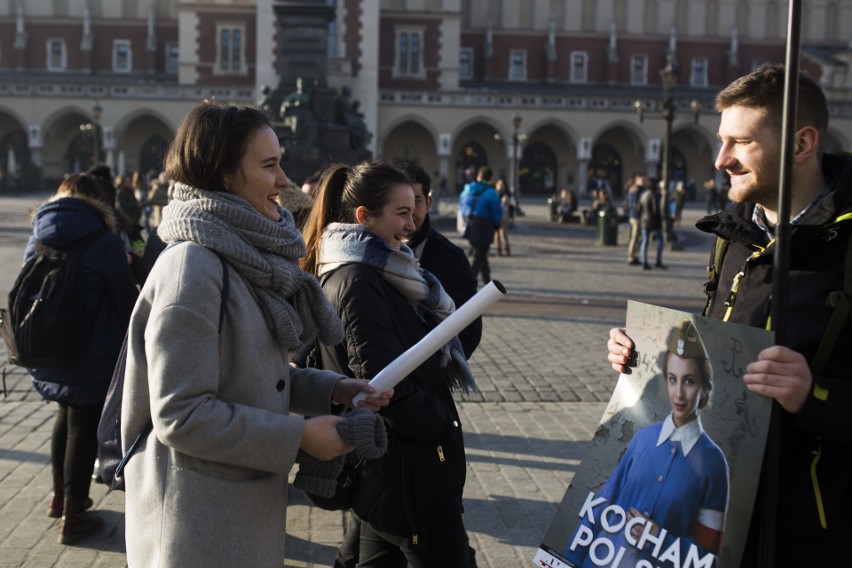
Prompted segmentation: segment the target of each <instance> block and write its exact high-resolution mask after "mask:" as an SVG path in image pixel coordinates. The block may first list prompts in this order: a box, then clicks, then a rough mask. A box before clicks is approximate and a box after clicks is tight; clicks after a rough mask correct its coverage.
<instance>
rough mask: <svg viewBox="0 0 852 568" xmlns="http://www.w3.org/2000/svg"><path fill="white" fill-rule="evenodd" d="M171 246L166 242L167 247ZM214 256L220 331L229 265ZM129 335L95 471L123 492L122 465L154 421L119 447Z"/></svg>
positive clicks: (103, 423)
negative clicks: (218, 265)
mask: <svg viewBox="0 0 852 568" xmlns="http://www.w3.org/2000/svg"><path fill="white" fill-rule="evenodd" d="M171 246H172V245H169V247H171ZM169 247H166V248H167V249H168V248H169ZM214 252H215V251H214ZM216 256H218V257H219V261H220V262H221V263H222V297H221V299H220V302H219V331H220V332H221V331H222V324H223V323H224V321H225V305H226V304H227V303H228V288H229V280H228V264H227V263H226V262H225V259H224V258H222V257H221V256H219V253H216ZM129 335H130V330H129V329H128V330H127V333H126V334H125V335H124V342H123V343H122V344H121V352H120V353H119V355H118V360H117V361H116V364H115V370H114V371H113V373H112V380H111V381H110V383H109V390H107V395H106V400H105V401H104V409H103V412H102V413H101V420H100V422H99V423H98V466H99V469H98V473H99V474H100V476H101V480H102V481H103V482H104V483H106V485H107V487H109V488H110V489H117V490H118V491H124V476H123V475H122V473H123V471H124V466H125V465H127V461H128V460H129V459H130V458H131V456H133V454H134V452H136V448H137V447H138V446H139V444H140V443H141V442H142V441H143V440H144V439H145V438H147V437H148V434H150V433H151V430H152V429H153V428H154V423H153V421H152V420H151V419H150V418H149V419H148V422H146V423H145V426H143V427H142V430H141V431H140V432H139V434H138V435H137V436H136V438H135V439H134V440H133V443H132V444H130V447H129V448H127V451H126V452H125V451H124V450H123V448H122V447H121V401H122V399H123V398H124V373H125V369H126V368H127V338H128V336H129Z"/></svg>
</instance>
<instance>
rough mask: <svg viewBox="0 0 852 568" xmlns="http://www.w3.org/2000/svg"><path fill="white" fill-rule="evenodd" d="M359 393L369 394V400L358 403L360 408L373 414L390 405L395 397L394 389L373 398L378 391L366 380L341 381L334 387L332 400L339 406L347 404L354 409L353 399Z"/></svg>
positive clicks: (347, 379)
mask: <svg viewBox="0 0 852 568" xmlns="http://www.w3.org/2000/svg"><path fill="white" fill-rule="evenodd" d="M359 392H365V393H367V398H365V399H363V400H360V401H358V405H357V407H358V408H366V409H367V410H371V411H372V412H378V411H379V410H381V409H382V408H384V407H385V406H387V405H388V404H390V399H391V397H392V396H393V389H391V390H389V391H387V392H386V393H382V394H381V395H380V396H378V397H376V396H373V394H375V392H376V389H374V388H373V387H371V386H370V381H368V380H366V379H349V378H346V379H341V380H339V381H337V384H335V385H334V390H333V391H332V393H331V400H332V401H333V402H336V403H338V404H345V405H346V406H348V407H349V408H352V398H353V397H354V396H355V395H356V394H358V393H359Z"/></svg>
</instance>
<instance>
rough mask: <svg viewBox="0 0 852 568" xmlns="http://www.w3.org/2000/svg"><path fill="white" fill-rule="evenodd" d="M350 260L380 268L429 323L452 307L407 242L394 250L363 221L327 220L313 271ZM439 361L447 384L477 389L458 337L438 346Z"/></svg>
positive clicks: (440, 318)
mask: <svg viewBox="0 0 852 568" xmlns="http://www.w3.org/2000/svg"><path fill="white" fill-rule="evenodd" d="M352 263H359V264H366V265H367V266H370V267H372V268H375V269H376V270H378V271H379V272H381V274H382V276H383V277H384V279H385V280H386V281H387V282H388V283H389V284H390V285H391V286H392V287H393V288H394V289H395V290H396V291H398V292H399V293H400V294H402V295H403V297H404V298H405V299H406V300H408V302H409V303H410V304H411V305H412V307H413V308H414V310H415V311H416V312H417V313H418V314H419V315H420V316H421V317H423V318H424V319H425V320H426V321H428V322H430V323H432V324H433V325H437V324H438V323H440V322H442V321H444V320H445V319H446V318H447V316H449V315H450V314H451V313H453V311H455V309H456V306H455V303H453V299H452V298H450V296H449V294H447V293H446V291H444V288H443V286H441V283H440V282H439V281H438V279H437V278H435V276H434V275H433V274H432V273H431V272H429V271H428V270H426V269H424V268H421V267H420V263H419V262H418V260H417V258H416V257H415V256H414V253H413V252H412V250H411V249H410V248H409V247H408V246H407V245H405V244H402V245H401V246H400V250H398V251H397V250H394V249H392V248H391V247H390V246H389V245H388V244H387V243H386V242H385V241H384V240H382V239H381V238H380V237H378V236H376V235H375V234H374V233H371V232H370V231H369V230H368V229H367V228H366V227H364V226H363V225H359V224H346V223H331V224H330V225H329V226H328V227H326V229H325V232H323V235H322V239H320V246H319V252H318V254H317V274H318V275H320V276H322V275H323V274H326V273H329V272H332V271H333V270H335V269H337V268H339V267H341V266H343V265H344V264H352ZM441 365H442V366H443V367H445V368H446V369H447V370H448V371H449V376H450V382H451V385H450V386H452V387H453V388H460V389H462V390H463V391H464V392H465V394H467V393H468V392H470V391H471V390H472V391H473V392H479V391H478V389H477V387H476V381H475V380H474V378H473V374H472V373H471V371H470V367H469V366H468V364H467V360H466V359H465V357H464V351H463V350H462V346H461V342H460V341H459V339H458V337H453V338H452V339H451V340H450V341H448V342H447V343H446V344H445V345H444V346H443V347H442V348H441Z"/></svg>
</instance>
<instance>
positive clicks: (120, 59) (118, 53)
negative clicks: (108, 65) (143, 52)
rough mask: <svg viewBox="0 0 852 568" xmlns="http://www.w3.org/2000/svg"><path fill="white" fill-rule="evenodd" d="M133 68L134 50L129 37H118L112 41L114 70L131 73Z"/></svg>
mask: <svg viewBox="0 0 852 568" xmlns="http://www.w3.org/2000/svg"><path fill="white" fill-rule="evenodd" d="M131 69H133V51H131V49H130V40H129V39H117V40H115V41H113V42H112V70H113V71H115V72H116V73H130V70H131Z"/></svg>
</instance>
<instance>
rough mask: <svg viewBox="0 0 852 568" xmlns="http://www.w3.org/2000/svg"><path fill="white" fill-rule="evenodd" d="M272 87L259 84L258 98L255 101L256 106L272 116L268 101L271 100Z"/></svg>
mask: <svg viewBox="0 0 852 568" xmlns="http://www.w3.org/2000/svg"><path fill="white" fill-rule="evenodd" d="M271 99H272V88H271V87H270V86H269V85H261V87H260V99H258V101H257V108H259V109H260V110H262V111H263V112H265V113H266V114H268V115H270V116H272V108H271V107H270V106H269V103H271V102H272V100H271Z"/></svg>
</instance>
